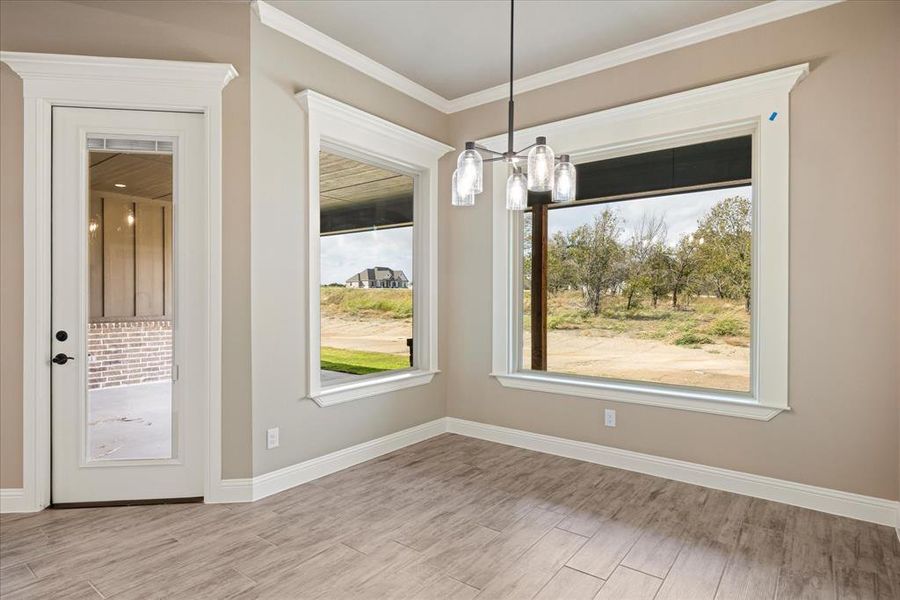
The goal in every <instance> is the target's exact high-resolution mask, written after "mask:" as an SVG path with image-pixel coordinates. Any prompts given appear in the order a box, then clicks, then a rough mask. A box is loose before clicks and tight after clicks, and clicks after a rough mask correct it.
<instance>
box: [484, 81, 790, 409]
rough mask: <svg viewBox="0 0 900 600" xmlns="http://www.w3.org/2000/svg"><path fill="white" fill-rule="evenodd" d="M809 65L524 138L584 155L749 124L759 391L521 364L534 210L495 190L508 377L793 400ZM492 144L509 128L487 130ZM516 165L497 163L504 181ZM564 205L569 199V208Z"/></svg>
mask: <svg viewBox="0 0 900 600" xmlns="http://www.w3.org/2000/svg"><path fill="white" fill-rule="evenodd" d="M807 72H808V67H807V65H798V66H795V67H789V68H785V69H779V70H777V71H772V72H768V73H763V74H760V75H754V76H751V77H745V78H743V79H737V80H733V81H729V82H725V83H721V84H716V85H712V86H708V87H704V88H699V89H696V90H691V91H687V92H682V93H679V94H674V95H671V96H665V97H661V98H656V99H653V100H648V101H644V102H639V103H636V104H631V105H627V106H622V107H618V108H613V109H609V110H606V111H601V112H598V113H593V114H590V115H584V116H581V117H575V118H573V119H567V120H564V121H559V122H557V123H551V124H544V125H541V126H539V127H535V128H533V129H526V130H522V131H518V132H517V133H516V135H517V136H519V138H520V139H518V140H515V143H517V144H518V143H522V142H525V140H528V139H531V138H533V137H534V136H535V135H537V133H538V130H540V132H541V134H542V135H544V134H546V135H547V136H548V137H549V138H551V139H552V143H553V144H554V146H555V147H560V148H566V150H567V151H568V152H569V153H570V154H571V155H572V158H573V160H574V161H575V162H576V163H590V162H595V161H600V160H604V159H610V158H614V157H622V156H629V155H635V154H641V153H647V152H653V151H657V150H663V149H667V148H675V147H683V146H689V145H691V144H697V143H702V142H708V141H712V140H725V139H729V138H736V137H740V136H748V135H749V136H751V138H752V177H751V179H752V194H753V198H752V222H753V227H752V232H753V233H752V248H753V258H752V282H753V284H752V291H751V305H752V307H753V308H754V311H753V319H752V323H751V328H752V331H751V338H752V340H753V343H752V345H751V349H750V356H751V358H750V361H751V373H750V392H749V393H747V394H735V393H730V392H725V391H722V390H711V389H703V388H692V387H686V386H685V387H682V386H667V385H660V384H654V383H649V382H643V381H630V380H626V381H623V380H614V379H604V378H596V377H584V376H577V375H567V374H561V373H548V372H543V371H532V370H526V369H524V368H523V365H527V364H528V361H527V360H526V361H523V357H522V348H523V345H522V335H523V333H522V321H523V315H522V303H521V301H520V299H521V298H522V296H523V289H522V288H523V285H522V278H521V277H520V276H519V274H520V273H521V272H522V260H523V258H522V252H521V248H522V247H523V246H522V244H523V239H522V230H523V220H524V215H523V214H522V213H517V212H511V211H507V210H505V208H504V206H503V202H502V201H500V200H499V199H498V198H497V197H496V196H495V198H494V239H493V262H494V281H493V313H494V319H493V321H494V331H493V334H494V335H493V365H492V370H493V372H492V374H493V375H494V376H495V377H496V378H497V379H498V381H499V382H500V383H501V384H502V385H504V386H507V387H514V388H519V389H528V390H534V391H544V392H549V393H556V394H567V395H575V396H583V397H590V398H596V399H602V400H611V401H621V402H632V403H638V404H647V405H653V406H662V407H667V408H677V409H684V410H691V411H700V412H710V413H715V414H723V415H730V416H738V417H745V418H752V419H760V420H768V419H771V418H772V417H774V416H775V415H777V414H778V413H779V412H781V411H783V410H788V409H789V407H788V376H787V368H788V340H787V326H788V188H789V185H788V184H789V165H788V162H789V152H788V151H789V144H788V141H789V121H788V115H789V108H790V107H789V94H790V91H791V89H792V88H793V87H794V85H795V84H796V83H797V82H798V81H800V79H802V78H803V77H804V76H805V75H806V73H807ZM479 143H480V144H482V145H485V146H487V147H489V148H497V147H500V146H502V144H503V140H501V139H500V138H499V137H498V138H489V139H485V140H480V141H479ZM506 177H507V173H506V167H505V165H502V164H496V163H495V166H494V170H493V190H495V194H496V193H498V192H497V191H498V190H499V193H502V190H503V189H504V187H503V185H502V182H504V181H505V179H506ZM562 210H564V209H562Z"/></svg>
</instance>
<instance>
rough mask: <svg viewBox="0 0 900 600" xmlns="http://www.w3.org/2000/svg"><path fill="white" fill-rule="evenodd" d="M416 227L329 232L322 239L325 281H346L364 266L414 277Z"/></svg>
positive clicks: (364, 267)
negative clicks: (413, 242) (413, 257)
mask: <svg viewBox="0 0 900 600" xmlns="http://www.w3.org/2000/svg"><path fill="white" fill-rule="evenodd" d="M412 230H413V228H412V227H397V228H395V229H380V230H375V231H360V232H357V233H344V234H341V235H327V236H323V237H322V238H320V239H321V254H322V263H321V267H320V268H321V270H322V272H321V281H322V283H323V284H329V283H341V284H342V283H344V282H345V281H346V280H347V279H349V278H350V277H352V276H353V275H356V274H357V273H359V272H360V271H362V270H363V269H370V268H372V267H388V268H389V269H394V270H397V269H399V270H401V271H403V272H404V273H405V274H406V276H407V277H408V278H409V280H410V281H412V278H413V276H412V247H413V244H412V237H413V236H412Z"/></svg>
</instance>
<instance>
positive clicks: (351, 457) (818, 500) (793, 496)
mask: <svg viewBox="0 0 900 600" xmlns="http://www.w3.org/2000/svg"><path fill="white" fill-rule="evenodd" d="M445 432H449V433H456V434H459V435H464V436H468V437H473V438H478V439H482V440H487V441H490V442H497V443H500V444H506V445H508V446H517V447H519V448H526V449H528V450H534V451H536V452H544V453H546V454H554V455H557V456H565V457H567V458H574V459H576V460H583V461H585V462H591V463H596V464H600V465H604V466H608V467H615V468H618V469H625V470H627V471H635V472H638V473H644V474H647V475H654V476H656V477H663V478H666V479H672V480H675V481H682V482H684V483H691V484H694V485H700V486H704V487H709V488H713V489H718V490H723V491H727V492H733V493H736V494H742V495H745V496H752V497H755V498H763V499H765V500H772V501H774V502H782V503H784V504H790V505H793V506H800V507H803V508H809V509H811V510H817V511H820V512H825V513H830V514H833V515H840V516H843V517H849V518H852V519H858V520H860V521H868V522H871V523H878V524H880V525H888V526H891V527H894V528H896V531H897V536H898V538H900V502H897V501H894V500H885V499H883V498H874V497H871V496H863V495H861V494H853V493H850V492H842V491H839V490H832V489H828V488H822V487H817V486H813V485H806V484H803V483H795V482H792V481H785V480H782V479H775V478H772V477H764V476H762V475H753V474H750V473H742V472H740V471H731V470H728V469H720V468H718V467H709V466H706V465H700V464H696V463H691V462H686V461H682V460H675V459H671V458H663V457H660V456H653V455H651V454H641V453H640V452H632V451H630V450H621V449H619V448H611V447H609V446H601V445H600V444H592V443H589V442H579V441H575V440H568V439H565V438H559V437H554V436H550V435H543V434H539V433H531V432H528V431H522V430H519V429H510V428H508V427H500V426H497V425H488V424H485V423H478V422H475V421H466V420H464V419H457V418H454V417H445V418H441V419H435V420H434V421H429V422H428V423H423V424H422V425H417V426H415V427H410V428H409V429H404V430H403V431H398V432H396V433H392V434H390V435H386V436H384V437H380V438H378V439H375V440H371V441H368V442H363V443H362V444H357V445H356V446H351V447H349V448H345V449H343V450H338V451H336V452H332V453H330V454H326V455H324V456H320V457H318V458H313V459H310V460H307V461H304V462H301V463H298V464H296V465H291V466H289V467H285V468H283V469H279V470H277V471H272V472H271V473H266V474H264V475H258V476H256V477H253V478H245V479H225V480H223V481H221V482H220V484H219V486H218V488H217V489H216V490H212V493H211V494H210V495H209V496H208V497H207V498H206V501H207V502H252V501H254V500H260V499H262V498H265V497H267V496H271V495H272V494H277V493H278V492H282V491H284V490H288V489H290V488H292V487H295V486H298V485H300V484H302V483H306V482H308V481H312V480H314V479H318V478H319V477H324V476H325V475H330V474H331V473H335V472H337V471H340V470H342V469H346V468H348V467H352V466H354V465H357V464H359V463H361V462H365V461H367V460H371V459H373V458H378V457H379V456H382V455H384V454H387V453H389V452H394V451H395V450H399V449H401V448H404V447H406V446H409V445H412V444H416V443H418V442H421V441H424V440H427V439H428V438H432V437H434V436H437V435H440V434H442V433H445ZM32 510H33V508H31V507H30V506H29V505H28V503H27V502H26V495H25V491H24V490H23V489H20V488H11V489H0V512H2V513H13V512H30V511H32Z"/></svg>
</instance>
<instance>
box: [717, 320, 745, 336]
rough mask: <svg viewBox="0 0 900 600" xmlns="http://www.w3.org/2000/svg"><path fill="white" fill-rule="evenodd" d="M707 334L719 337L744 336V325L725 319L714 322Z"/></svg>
mask: <svg viewBox="0 0 900 600" xmlns="http://www.w3.org/2000/svg"><path fill="white" fill-rule="evenodd" d="M709 332H710V333H711V334H713V335H719V336H736V335H743V334H744V324H743V323H741V322H740V321H738V320H737V319H735V318H732V317H725V318H724V319H718V320H717V321H714V322H713V324H712V325H711V326H710V328H709Z"/></svg>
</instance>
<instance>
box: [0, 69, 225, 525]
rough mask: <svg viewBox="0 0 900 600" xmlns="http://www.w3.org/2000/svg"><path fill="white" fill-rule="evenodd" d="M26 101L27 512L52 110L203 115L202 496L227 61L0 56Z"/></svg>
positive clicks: (217, 365)
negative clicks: (205, 328) (205, 317)
mask: <svg viewBox="0 0 900 600" xmlns="http://www.w3.org/2000/svg"><path fill="white" fill-rule="evenodd" d="M0 61H2V62H5V63H6V64H7V65H9V67H10V68H11V69H12V70H13V71H15V72H16V73H17V74H18V75H19V77H21V78H22V83H23V85H22V88H23V97H24V140H23V149H24V156H23V158H24V173H23V198H22V202H23V206H24V210H23V222H24V223H23V224H24V230H23V241H24V248H23V251H24V252H23V253H24V265H23V266H24V281H23V283H24V285H23V293H24V315H23V317H24V319H23V323H24V326H23V331H22V346H23V348H22V349H23V373H22V402H23V407H22V408H23V412H22V421H23V422H22V425H23V433H22V437H23V449H22V463H23V464H22V468H23V472H22V484H23V485H22V488H23V491H24V498H23V501H22V502H21V504H20V505H19V506H20V508H21V510H23V511H38V510H42V509H43V508H45V507H46V506H47V505H48V504H49V503H50V362H49V357H50V338H51V331H50V214H51V213H50V207H51V203H50V200H51V193H50V192H51V190H50V177H51V160H50V159H51V150H52V139H51V127H50V122H51V112H52V109H53V106H57V105H64V106H81V107H91V108H119V109H142V110H163V111H166V110H168V111H192V112H200V113H203V115H204V117H205V122H206V142H207V149H208V156H209V167H208V173H207V175H208V178H209V181H208V190H209V216H210V222H209V240H210V248H209V257H210V258H209V263H210V264H209V280H208V282H207V285H208V298H209V313H208V314H209V340H208V351H209V382H208V392H209V393H208V397H207V402H206V404H207V419H206V421H207V428H208V431H207V436H206V439H207V456H206V475H205V478H204V486H203V487H204V495H205V497H206V499H207V501H211V500H215V498H216V497H217V495H218V494H220V492H219V488H220V487H221V479H222V477H221V472H222V457H221V450H222V448H221V436H222V426H221V418H222V406H221V404H222V397H221V330H222V283H221V282H222V89H223V88H224V87H225V85H227V84H228V82H229V81H231V80H232V79H234V78H235V77H236V76H237V71H236V70H235V68H234V67H233V66H232V65H230V64H218V63H198V62H182V61H163V60H147V59H130V58H107V57H96V56H76V55H65V54H37V53H28V52H0Z"/></svg>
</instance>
